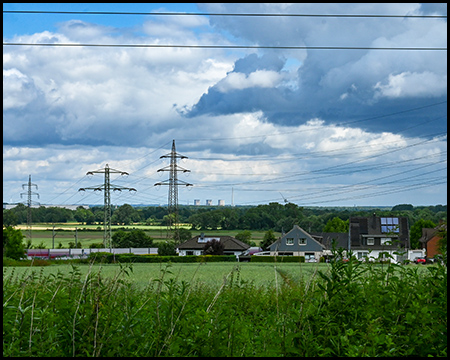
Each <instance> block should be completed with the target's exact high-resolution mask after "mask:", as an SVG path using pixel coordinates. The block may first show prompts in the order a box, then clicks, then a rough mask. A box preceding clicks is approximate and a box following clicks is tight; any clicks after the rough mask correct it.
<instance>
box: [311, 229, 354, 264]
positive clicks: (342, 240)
mask: <svg viewBox="0 0 450 360" xmlns="http://www.w3.org/2000/svg"><path fill="white" fill-rule="evenodd" d="M311 236H312V237H313V239H315V240H317V241H318V242H320V243H321V244H322V245H324V246H325V249H326V250H324V252H323V257H324V258H325V261H328V260H329V259H330V258H331V257H332V252H331V249H332V248H333V241H334V242H335V246H336V249H339V248H343V249H346V250H347V249H348V232H346V233H338V232H314V233H311Z"/></svg>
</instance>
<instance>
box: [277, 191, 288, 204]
mask: <svg viewBox="0 0 450 360" xmlns="http://www.w3.org/2000/svg"><path fill="white" fill-rule="evenodd" d="M279 193H280V192H279ZM280 195H281V197H282V198H283V200H284V202H285V204H287V203H288V202H289V201H288V199H286V198H285V197H284V196H283V194H282V193H280Z"/></svg>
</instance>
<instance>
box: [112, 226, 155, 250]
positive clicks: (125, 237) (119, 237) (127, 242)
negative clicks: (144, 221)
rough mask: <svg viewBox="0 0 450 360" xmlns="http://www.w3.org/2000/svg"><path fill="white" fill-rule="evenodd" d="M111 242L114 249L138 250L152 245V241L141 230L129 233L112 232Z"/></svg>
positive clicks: (122, 231) (121, 231)
mask: <svg viewBox="0 0 450 360" xmlns="http://www.w3.org/2000/svg"><path fill="white" fill-rule="evenodd" d="M112 242H113V245H114V247H116V248H130V247H134V248H140V247H151V246H152V245H153V239H152V238H151V237H150V236H148V235H147V234H146V233H145V232H144V230H141V229H134V230H131V231H124V230H118V231H116V232H114V234H113V236H112Z"/></svg>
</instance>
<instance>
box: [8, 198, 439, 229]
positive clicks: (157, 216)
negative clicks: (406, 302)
mask: <svg viewBox="0 0 450 360" xmlns="http://www.w3.org/2000/svg"><path fill="white" fill-rule="evenodd" d="M27 212H28V208H27V207H26V206H25V205H24V204H19V205H17V206H16V207H15V208H12V209H10V210H3V224H4V225H6V226H8V225H17V224H26V223H27ZM31 212H32V221H33V223H66V222H73V221H77V222H80V223H83V224H86V225H93V224H99V225H101V224H103V219H104V211H103V207H102V206H94V207H92V208H89V209H85V208H84V207H82V206H79V207H78V208H77V209H76V210H69V209H64V208H58V207H47V208H46V207H43V206H41V207H39V208H32V209H31ZM374 212H375V213H376V214H377V215H378V216H388V215H390V216H406V217H408V219H409V224H410V226H412V225H414V224H415V223H416V222H417V221H418V220H419V219H421V220H424V221H427V220H428V221H431V222H433V223H435V224H439V222H440V221H445V220H447V205H436V206H420V207H413V206H412V205H409V204H402V205H396V206H394V207H393V208H392V209H387V210H380V209H368V210H357V209H356V210H355V209H339V208H333V209H326V208H304V207H300V206H298V205H296V204H293V203H287V204H284V205H282V204H279V203H270V204H265V205H258V206H249V207H196V206H180V208H179V220H180V222H184V223H190V224H192V228H193V229H196V230H215V229H219V228H220V229H224V230H235V229H241V230H269V229H272V230H274V231H278V232H281V231H283V230H284V231H287V230H289V229H291V228H292V226H293V225H294V224H297V225H299V226H300V227H302V228H303V229H305V230H307V231H310V232H320V231H326V230H324V227H325V225H326V224H327V223H328V221H329V220H331V219H333V218H339V219H341V220H344V221H347V220H348V219H349V218H350V217H351V216H370V215H372V214H373V213H374ZM167 222H168V215H167V208H165V207H160V206H148V207H139V208H137V207H136V208H135V207H133V206H131V205H129V204H124V205H122V206H119V207H117V208H113V209H112V215H111V223H112V224H117V225H131V224H133V223H135V224H136V223H141V224H147V225H152V224H155V225H156V224H159V225H166V224H167Z"/></svg>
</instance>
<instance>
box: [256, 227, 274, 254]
mask: <svg viewBox="0 0 450 360" xmlns="http://www.w3.org/2000/svg"><path fill="white" fill-rule="evenodd" d="M275 241H277V238H276V237H275V234H274V232H273V230H268V231H266V233H265V234H264V238H263V241H262V242H261V245H260V246H261V248H262V250H263V251H267V250H269V246H270V245H272V244H273V243H274V242H275Z"/></svg>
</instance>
